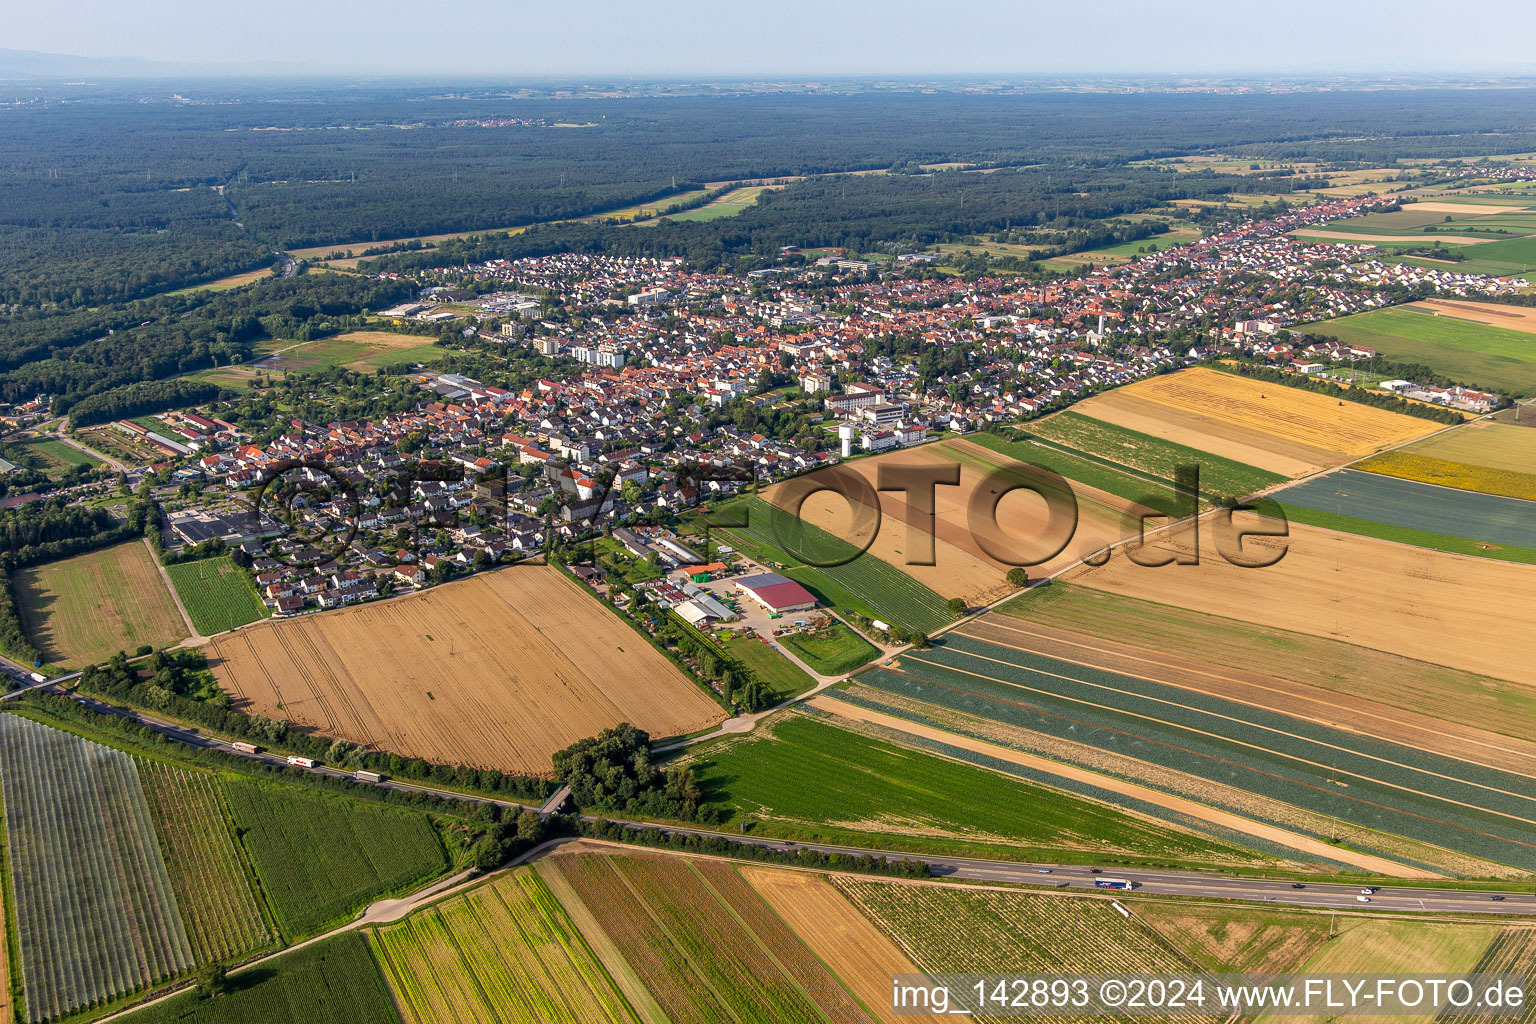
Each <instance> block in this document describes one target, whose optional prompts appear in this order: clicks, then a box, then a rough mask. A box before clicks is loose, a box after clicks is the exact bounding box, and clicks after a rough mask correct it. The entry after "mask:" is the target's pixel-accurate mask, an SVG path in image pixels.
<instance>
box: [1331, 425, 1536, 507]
mask: <svg viewBox="0 0 1536 1024" xmlns="http://www.w3.org/2000/svg"><path fill="white" fill-rule="evenodd" d="M1533 419H1536V417H1533ZM1354 468H1355V469H1359V470H1363V471H1365V472H1369V473H1381V474H1383V475H1385V476H1395V477H1400V478H1401V479H1404V480H1417V481H1420V482H1421V483H1427V484H1439V485H1440V486H1441V487H1455V488H1457V489H1458V490H1463V491H1477V492H1479V493H1481V494H1500V495H1503V496H1504V497H1506V498H1521V499H1524V500H1526V501H1536V430H1530V429H1527V428H1525V427H1523V426H1520V425H1517V424H1515V423H1508V422H1498V421H1496V420H1488V419H1483V420H1477V421H1474V422H1472V423H1468V424H1465V425H1464V426H1461V427H1458V428H1457V429H1455V430H1448V431H1446V432H1445V433H1443V434H1436V435H1435V436H1434V437H1431V438H1427V439H1425V440H1424V441H1421V442H1419V443H1418V444H1414V445H1410V446H1408V447H1407V448H1401V449H1398V450H1397V451H1391V452H1382V453H1381V454H1380V455H1374V456H1372V457H1371V458H1369V459H1366V460H1365V461H1364V462H1361V463H1359V464H1358V465H1356V466H1355V467H1354Z"/></svg>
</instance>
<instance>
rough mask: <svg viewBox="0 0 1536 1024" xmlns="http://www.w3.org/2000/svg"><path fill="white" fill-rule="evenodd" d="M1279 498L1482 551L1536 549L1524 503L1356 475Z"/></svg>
mask: <svg viewBox="0 0 1536 1024" xmlns="http://www.w3.org/2000/svg"><path fill="white" fill-rule="evenodd" d="M1513 429H1515V430H1518V429H1520V428H1518V427H1515V428H1513ZM1274 497H1275V499H1276V500H1277V501H1279V502H1280V503H1281V504H1282V505H1284V506H1285V507H1286V508H1291V507H1295V506H1299V507H1301V508H1309V509H1315V510H1316V511H1319V512H1327V513H1333V514H1336V515H1341V516H1349V517H1351V518H1356V519H1368V520H1371V521H1373V522H1377V523H1382V524H1385V525H1388V526H1396V527H1403V528H1405V529H1407V530H1422V531H1425V532H1429V533H1438V534H1448V535H1450V536H1455V537H1465V538H1467V539H1468V540H1471V541H1474V542H1476V546H1504V545H1512V546H1515V547H1523V548H1536V504H1533V503H1532V502H1529V501H1521V500H1520V499H1518V498H1505V497H1501V496H1499V495H1496V494H1479V493H1477V492H1476V491H1469V490H1458V489H1455V488H1451V487H1437V486H1434V485H1432V484H1425V483H1418V482H1416V481H1414V480H1404V479H1401V478H1399V477H1397V476H1385V475H1382V474H1380V473H1361V472H1357V471H1355V470H1351V469H1345V470H1340V471H1339V472H1337V473H1328V474H1326V475H1324V476H1317V477H1313V478H1312V479H1310V480H1307V481H1304V482H1302V483H1299V484H1296V485H1295V486H1293V487H1287V488H1286V489H1285V490H1283V491H1279V492H1277V493H1276V494H1275V495H1274Z"/></svg>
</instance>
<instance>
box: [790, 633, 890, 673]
mask: <svg viewBox="0 0 1536 1024" xmlns="http://www.w3.org/2000/svg"><path fill="white" fill-rule="evenodd" d="M779 640H780V642H781V643H783V644H784V646H785V647H787V648H789V649H790V650H792V651H794V652H795V654H797V655H798V656H799V657H800V660H801V661H803V662H805V663H806V664H807V665H809V666H811V668H813V669H815V670H816V671H817V672H820V673H821V674H822V675H824V676H836V675H841V674H843V673H844V672H852V671H853V670H854V669H856V668H858V667H859V666H860V665H863V664H866V663H868V662H869V661H870V660H872V659H874V658H876V657H879V655H880V652H879V650H877V649H876V648H875V646H874V645H873V644H871V643H870V642H869V641H868V640H865V639H864V638H863V637H861V636H859V634H857V633H855V632H854V631H853V630H851V629H849V628H848V627H847V626H845V625H843V624H842V623H841V622H834V623H832V624H831V625H830V626H826V627H824V628H822V629H817V630H812V631H811V632H808V633H791V634H789V635H787V636H781V637H779Z"/></svg>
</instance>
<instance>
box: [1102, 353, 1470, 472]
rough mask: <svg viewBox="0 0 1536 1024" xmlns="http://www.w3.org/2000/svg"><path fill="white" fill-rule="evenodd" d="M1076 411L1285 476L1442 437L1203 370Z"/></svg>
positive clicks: (1131, 388)
mask: <svg viewBox="0 0 1536 1024" xmlns="http://www.w3.org/2000/svg"><path fill="white" fill-rule="evenodd" d="M1074 409H1075V411H1076V412H1079V413H1082V414H1083V415H1085V416H1092V417H1094V418H1096V419H1101V420H1104V421H1105V422H1107V423H1114V424H1117V425H1119V426H1122V427H1128V428H1130V429H1132V430H1140V431H1142V432H1144V433H1148V434H1152V435H1154V436H1156V437H1161V438H1164V439H1165V440H1169V441H1175V442H1178V443H1180V444H1185V445H1189V446H1190V447H1191V448H1198V449H1200V450H1202V451H1207V452H1211V453H1212V454H1214V455H1221V456H1225V457H1226V458H1230V459H1236V460H1238V461H1239V462H1246V463H1248V464H1249V465H1252V466H1258V467H1259V468H1260V469H1267V470H1270V471H1271V472H1275V473H1283V474H1285V475H1286V476H1300V475H1302V474H1304V473H1311V472H1316V471H1317V470H1319V469H1323V468H1326V467H1328V466H1335V465H1338V464H1340V463H1342V462H1346V461H1348V459H1349V458H1354V457H1358V456H1361V455H1368V454H1370V453H1371V452H1373V451H1377V450H1380V449H1382V448H1386V447H1389V446H1391V445H1394V444H1401V443H1402V442H1404V441H1410V440H1412V439H1413V438H1416V437H1422V436H1424V435H1425V434H1429V433H1433V432H1434V431H1436V430H1439V429H1441V426H1440V425H1439V424H1436V423H1433V422H1431V421H1429V420H1421V419H1416V418H1414V417H1412V416H1403V415H1401V414H1399V413H1395V412H1388V411H1387V410H1385V409H1377V408H1374V407H1372V406H1368V405H1361V404H1359V403H1358V402H1345V401H1341V400H1340V399H1337V398H1329V397H1328V396H1326V395H1321V394H1317V393H1315V392H1311V391H1302V390H1300V389H1298V388H1290V387H1286V386H1284V385H1282V384H1270V383H1267V382H1265V381H1259V380H1250V379H1249V378H1246V377H1238V376H1235V375H1233V374H1228V373H1222V372H1220V371H1219V370H1212V369H1210V368H1208V367H1203V366H1197V367H1194V368H1193V369H1189V370H1184V371H1181V372H1179V373H1175V374H1170V375H1168V376H1165V377H1150V378H1148V379H1146V380H1143V381H1138V382H1137V383H1135V384H1131V385H1128V386H1127V387H1123V388H1116V389H1115V390H1114V391H1109V392H1105V393H1104V394H1101V395H1095V396H1094V397H1092V398H1089V399H1088V400H1087V401H1084V402H1081V403H1079V404H1078V405H1077V406H1075V407H1074Z"/></svg>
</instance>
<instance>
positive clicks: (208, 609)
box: [165, 555, 270, 636]
mask: <svg viewBox="0 0 1536 1024" xmlns="http://www.w3.org/2000/svg"><path fill="white" fill-rule="evenodd" d="M165 571H166V574H167V575H169V576H170V577H171V585H172V586H174V587H175V588H176V593H177V594H179V595H180V596H181V603H182V604H183V605H184V606H186V609H187V614H188V615H190V616H191V617H192V625H193V626H194V627H195V628H196V629H197V632H198V634H199V635H201V636H212V635H213V634H215V633H222V632H224V631H225V630H230V629H234V628H235V627H236V626H243V625H245V624H246V623H248V622H255V621H256V620H257V619H263V618H266V617H267V615H268V614H270V613H269V612H268V611H267V606H266V605H264V604H262V602H261V598H260V597H258V596H257V595H256V588H255V587H254V586H253V585H252V584H251V582H250V581H249V580H248V579H246V577H245V576H244V575H243V574H242V573H241V572H240V570H239V569H237V568H236V567H235V564H234V562H233V561H231V560H230V557H229V556H228V555H220V556H218V557H217V558H204V559H201V560H199V561H196V562H182V563H180V564H178V565H171V566H167V567H166V570H165Z"/></svg>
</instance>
